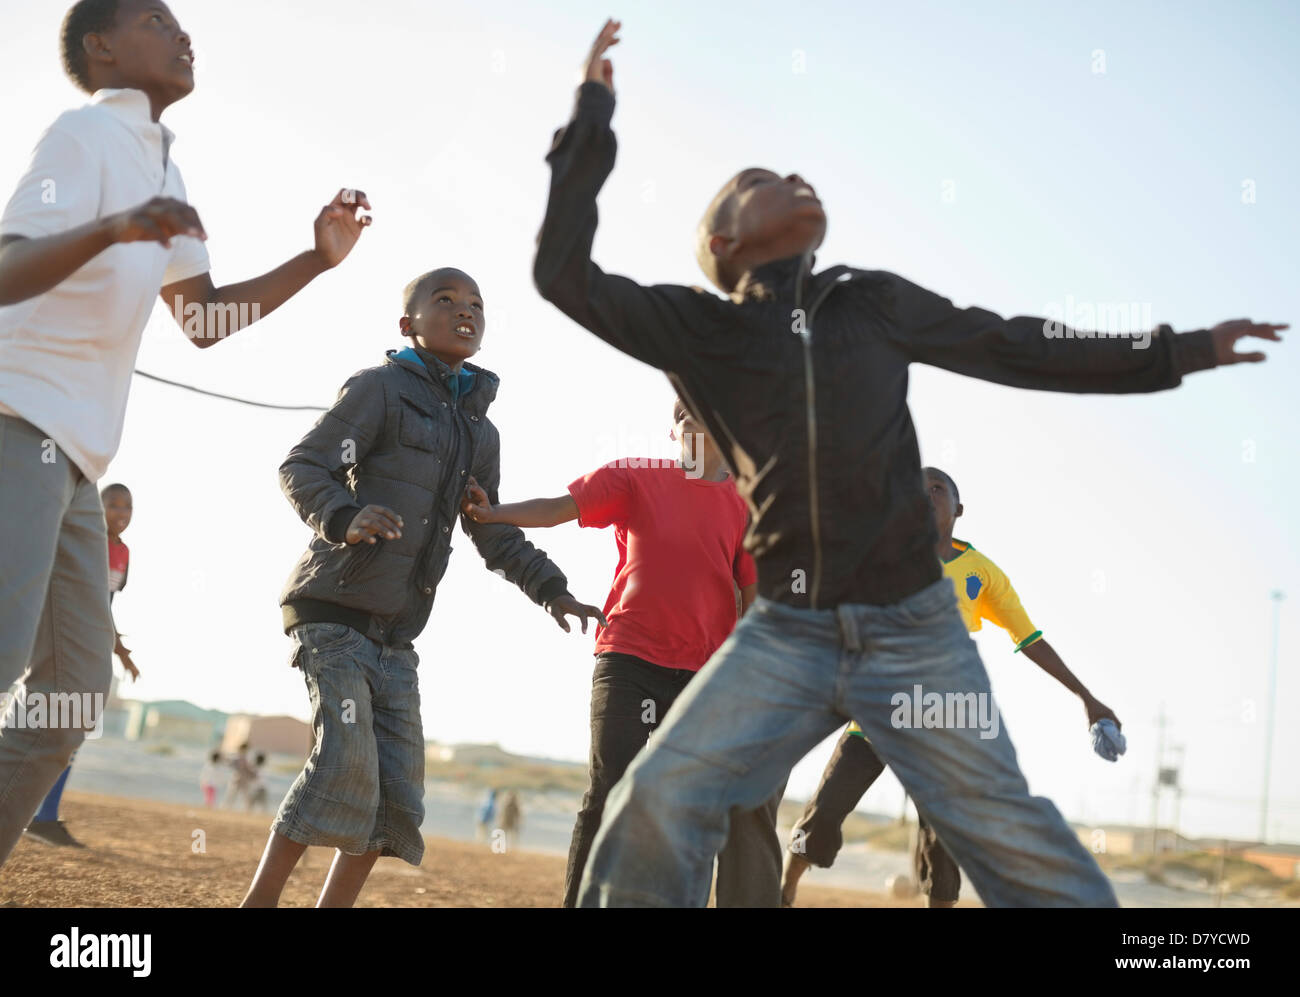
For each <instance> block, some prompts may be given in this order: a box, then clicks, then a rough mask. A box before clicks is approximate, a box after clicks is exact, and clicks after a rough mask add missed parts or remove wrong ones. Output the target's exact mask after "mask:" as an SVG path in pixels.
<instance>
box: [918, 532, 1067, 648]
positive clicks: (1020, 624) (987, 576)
mask: <svg viewBox="0 0 1300 997" xmlns="http://www.w3.org/2000/svg"><path fill="white" fill-rule="evenodd" d="M952 548H953V550H954V551H957V556H956V557H954V558H953V559H952V560H951V561H948V562H947V563H945V564H944V566H943V573H944V574H945V575H947V576H948V577H949V578H951V579H952V585H953V588H954V589H955V590H956V592H957V608H958V609H960V610H961V618H962V622H963V623H965V624H966V629H967V630H969V631H970V632H971V633H974V632H975V631H976V630H982V629H983V627H984V621H985V620H988V621H989V622H990V623H994V624H996V625H997V626H1000V627H1001V628H1002V629H1003V630H1005V631H1006V632H1007V633H1009V634H1010V635H1011V639H1012V640H1013V641H1015V642H1016V650H1017V651H1023V650H1024V649H1025V648H1027V647H1028V646H1029V645H1030V644H1032V643H1033V642H1034V641H1036V640H1038V639H1039V638H1040V637H1042V636H1043V632H1042V631H1041V630H1037V629H1035V628H1034V625H1033V624H1032V623H1030V622H1029V614H1028V613H1026V612H1025V608H1024V607H1023V606H1022V605H1020V596H1018V595H1016V590H1015V589H1014V588H1012V587H1011V579H1009V578H1007V576H1006V575H1004V574H1003V573H1002V569H1001V568H999V567H998V566H997V565H996V564H994V563H993V562H992V561H990V560H989V559H988V558H987V557H985V556H984V555H983V554H982V553H980V552H979V551H977V550H976V549H975V548H974V547H973V546H971V545H970V544H968V543H967V542H966V541H964V540H957V539H956V538H954V539H953V542H952Z"/></svg>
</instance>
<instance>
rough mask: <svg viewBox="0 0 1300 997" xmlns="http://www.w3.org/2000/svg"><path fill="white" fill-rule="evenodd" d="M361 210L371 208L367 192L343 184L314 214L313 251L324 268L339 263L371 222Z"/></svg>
mask: <svg viewBox="0 0 1300 997" xmlns="http://www.w3.org/2000/svg"><path fill="white" fill-rule="evenodd" d="M362 209H365V210H367V211H369V210H371V208H370V199H369V198H368V197H366V192H365V191H363V190H353V189H351V188H348V187H344V188H343V189H341V190H340V191H339V192H338V193H337V194H335V195H334V200H332V201H330V203H329V204H327V205H325V207H323V208H321V211H320V214H319V215H317V216H316V225H315V228H316V252H317V253H318V254H319V255H320V257H321V259H322V260H324V262H325V265H326V266H327V267H336V266H338V265H339V264H340V263H342V262H343V260H344V259H346V258H347V255H348V253H350V252H352V247H353V246H355V245H356V244H357V239H359V238H360V237H361V230H362V229H364V228H366V227H367V226H369V225H370V222H371V218H370V216H369V215H362V214H359V212H360V211H361V210H362Z"/></svg>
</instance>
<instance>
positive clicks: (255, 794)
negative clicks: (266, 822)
mask: <svg viewBox="0 0 1300 997" xmlns="http://www.w3.org/2000/svg"><path fill="white" fill-rule="evenodd" d="M265 767H266V752H265V751H259V752H258V753H257V754H256V755H255V756H254V757H253V781H252V782H251V783H250V784H249V786H248V809H249V812H250V813H251V812H253V811H257V812H258V813H260V812H261V811H262V810H264V809H265V808H266V781H265V780H264V779H263V778H262V770H263V769H264V768H265Z"/></svg>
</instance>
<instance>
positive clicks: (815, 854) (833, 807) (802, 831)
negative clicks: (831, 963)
mask: <svg viewBox="0 0 1300 997" xmlns="http://www.w3.org/2000/svg"><path fill="white" fill-rule="evenodd" d="M924 474H925V487H926V492H927V494H928V495H929V496H930V503H931V505H932V506H933V509H934V524H935V528H936V529H937V530H938V532H939V542H938V544H937V546H936V547H935V552H936V554H937V555H938V557H939V560H940V562H942V564H943V573H944V575H945V576H946V577H948V578H949V579H951V581H952V585H953V589H954V591H955V593H956V596H957V608H958V609H959V610H960V612H961V618H962V622H963V623H965V624H966V629H967V630H969V631H971V632H972V633H973V632H975V631H977V630H980V629H982V628H983V621H984V620H988V621H989V622H990V623H992V624H993V625H994V626H998V627H1001V628H1002V629H1003V630H1005V631H1006V632H1007V633H1008V634H1009V635H1010V636H1011V639H1012V640H1013V641H1015V644H1016V652H1017V653H1023V654H1024V655H1025V657H1027V658H1028V659H1029V660H1030V661H1032V662H1034V664H1036V665H1038V667H1039V668H1041V669H1043V671H1045V672H1047V674H1049V675H1051V676H1052V677H1053V678H1054V679H1056V680H1057V681H1058V682H1060V683H1061V685H1063V686H1065V687H1066V688H1067V689H1069V690H1070V691H1071V692H1072V693H1074V694H1075V695H1076V696H1078V697H1079V699H1080V700H1081V701H1082V703H1083V709H1084V713H1086V714H1087V717H1088V726H1089V727H1092V726H1093V724H1096V723H1099V722H1100V721H1102V720H1110V721H1111V722H1112V723H1113V724H1114V725H1115V728H1116V730H1117V731H1118V729H1119V727H1120V722H1119V718H1118V717H1116V716H1115V714H1114V712H1113V711H1112V710H1111V708H1110V707H1109V706H1107V705H1106V704H1105V703H1103V702H1101V700H1099V699H1097V697H1095V696H1094V695H1093V694H1092V693H1091V692H1089V691H1088V688H1087V687H1086V686H1085V685H1084V684H1083V683H1082V682H1080V681H1079V679H1078V678H1077V677H1076V676H1075V674H1074V673H1073V672H1072V671H1070V669H1069V668H1068V667H1066V664H1065V662H1064V661H1062V660H1061V658H1060V655H1058V654H1057V653H1056V651H1055V649H1054V648H1053V647H1052V646H1051V645H1050V644H1049V643H1048V642H1047V641H1046V640H1045V639H1044V638H1043V632H1042V631H1041V630H1039V629H1038V628H1037V627H1035V626H1034V625H1033V623H1031V622H1030V621H1029V615H1028V614H1027V613H1026V612H1025V610H1024V607H1023V606H1021V604H1020V597H1019V596H1018V595H1017V594H1016V590H1015V588H1014V587H1013V586H1012V584H1011V580H1010V579H1009V578H1007V576H1006V575H1005V574H1003V572H1002V570H1001V569H1000V568H999V567H998V566H997V565H996V564H994V563H993V562H992V560H990V559H989V557H988V556H987V555H985V554H982V553H981V552H980V551H977V550H976V549H975V547H974V545H973V544H969V543H967V542H966V541H965V540H957V539H956V538H954V537H953V535H952V531H953V528H954V527H955V525H956V522H957V518H958V517H959V516H960V515H961V514H962V513H963V512H964V511H965V510H964V507H963V506H962V504H961V496H960V493H959V492H958V491H957V483H956V482H954V481H953V480H952V478H951V477H949V476H948V475H947V474H946V473H945V472H943V471H941V470H939V469H938V468H937V467H927V468H925V469H924ZM884 769H885V763H884V762H883V761H881V759H880V756H879V755H877V754H876V752H875V749H873V748H872V747H871V742H870V741H869V740H868V739H867V736H866V734H865V733H864V732H863V730H862V727H861V726H860V725H859V724H857V723H852V724H849V726H848V729H847V730H845V732H844V734H843V736H841V737H840V740H839V743H838V744H837V745H836V746H835V752H834V754H832V755H831V760H830V762H828V763H827V765H826V771H825V772H824V773H823V774H822V779H821V783H820V784H819V785H818V787H817V792H816V793H814V794H813V797H812V799H810V800H809V801H808V804H807V806H806V807H805V808H804V812H803V816H802V817H801V818H800V819H799V822H798V823H797V824H795V826H794V831H793V833H792V835H791V843H790V847H789V850H788V851H787V854H786V860H785V872H784V875H783V879H782V882H781V902H782V905H783V906H786V907H791V906H793V905H794V900H795V893H796V891H797V890H798V887H799V877H800V876H802V875H803V874H804V872H805V871H806V870H807V869H808V867H809V866H813V865H815V866H819V867H821V868H823V869H825V868H829V867H830V866H831V864H832V863H834V861H835V856H836V855H837V854H838V853H839V850H840V847H841V845H843V843H844V839H843V836H842V834H841V832H840V827H841V825H842V824H843V823H844V820H845V818H846V817H848V815H849V814H850V813H852V812H853V810H854V809H855V808H856V807H857V805H858V804H859V803H860V802H861V801H862V797H863V796H864V795H865V794H866V792H867V790H868V789H869V788H871V784H872V783H873V782H875V781H876V779H877V778H878V777H879V776H880V773H881V772H883V771H884ZM917 817H918V821H919V827H918V828H917V838H916V850H915V853H914V855H915V869H916V882H917V884H918V886H919V887H920V889H921V892H922V893H924V894H925V895H926V896H927V897H928V898H929V905H930V906H931V907H955V906H956V905H957V894H958V891H959V890H960V889H961V872H960V870H959V869H958V868H957V863H956V862H954V861H953V859H952V856H951V855H949V854H948V850H947V849H946V848H944V847H943V843H942V842H941V841H939V838H938V835H937V834H936V833H935V831H934V828H933V827H931V826H930V824H929V822H928V821H927V820H926V818H925V814H924V813H922V812H921V809H920V808H919V807H918V808H917Z"/></svg>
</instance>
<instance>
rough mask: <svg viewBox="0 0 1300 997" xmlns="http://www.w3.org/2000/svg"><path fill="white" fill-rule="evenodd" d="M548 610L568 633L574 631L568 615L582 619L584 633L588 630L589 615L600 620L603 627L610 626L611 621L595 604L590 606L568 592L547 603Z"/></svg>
mask: <svg viewBox="0 0 1300 997" xmlns="http://www.w3.org/2000/svg"><path fill="white" fill-rule="evenodd" d="M546 611H547V612H548V613H550V614H551V615H552V616H553V617H555V622H556V623H558V624H559V625H560V629H561V630H563V631H564V632H565V633H566V634H567V633H572V630H571V629H570V628H569V621H568V620H566V619H565V617H566V616H576V617H578V619H580V620H582V632H583V633H586V632H587V618H588V617H590V618H591V619H593V620H600V625H601V626H602V627H607V626H609V621H608V620H606V619H605V614H604V613H602V612H601V611H600V610H599V609H597V608H596V607H595V606H588V605H586V604H584V603H581V602H579V601H578V600H577V599H575V598H574V597H573V596H571V595H569V594H568V593H567V592H566V593H564V595H562V596H560V597H559V598H558V599H552V600H551V601H550V602H548V603H547V604H546Z"/></svg>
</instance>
